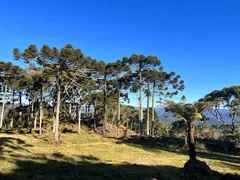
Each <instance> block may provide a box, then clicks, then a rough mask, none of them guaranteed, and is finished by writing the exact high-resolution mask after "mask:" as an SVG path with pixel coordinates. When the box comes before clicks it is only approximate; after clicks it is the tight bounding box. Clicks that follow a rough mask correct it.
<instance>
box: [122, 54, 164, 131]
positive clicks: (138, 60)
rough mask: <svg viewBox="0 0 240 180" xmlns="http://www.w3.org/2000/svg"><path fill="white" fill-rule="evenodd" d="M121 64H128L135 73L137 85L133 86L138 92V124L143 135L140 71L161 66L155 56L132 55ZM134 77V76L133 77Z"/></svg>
mask: <svg viewBox="0 0 240 180" xmlns="http://www.w3.org/2000/svg"><path fill="white" fill-rule="evenodd" d="M123 62H124V63H125V64H129V65H130V66H131V67H132V70H134V71H135V73H136V74H137V76H135V78H136V79H138V84H137V85H135V87H137V89H138V90H139V94H140V95H139V116H140V117H139V123H140V134H141V135H143V129H144V128H143V107H142V87H143V82H142V71H143V70H144V69H146V68H151V67H155V66H159V65H160V64H161V61H160V60H159V59H158V58H157V56H151V55H150V56H147V57H146V56H144V55H137V54H133V55H132V56H130V57H129V58H128V57H124V58H123ZM133 77H134V76H133Z"/></svg>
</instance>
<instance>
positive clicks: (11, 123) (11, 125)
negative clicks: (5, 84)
mask: <svg viewBox="0 0 240 180" xmlns="http://www.w3.org/2000/svg"><path fill="white" fill-rule="evenodd" d="M14 96H15V91H14V90H13V93H12V110H14ZM10 128H13V114H12V118H11V122H10Z"/></svg>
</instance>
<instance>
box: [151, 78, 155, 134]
mask: <svg viewBox="0 0 240 180" xmlns="http://www.w3.org/2000/svg"><path fill="white" fill-rule="evenodd" d="M154 96H155V82H153V90H152V123H151V124H152V127H151V136H154V125H155V107H154Z"/></svg>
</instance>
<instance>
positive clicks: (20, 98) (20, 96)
mask: <svg viewBox="0 0 240 180" xmlns="http://www.w3.org/2000/svg"><path fill="white" fill-rule="evenodd" d="M19 105H20V106H22V91H20V92H19Z"/></svg>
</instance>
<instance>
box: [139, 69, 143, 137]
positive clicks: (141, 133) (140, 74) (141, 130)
mask: <svg viewBox="0 0 240 180" xmlns="http://www.w3.org/2000/svg"><path fill="white" fill-rule="evenodd" d="M141 71H142V70H141V69H140V73H139V83H140V97H139V106H140V108H139V111H140V113H139V114H140V117H139V121H140V135H141V136H142V135H143V108H142V72H141Z"/></svg>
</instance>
